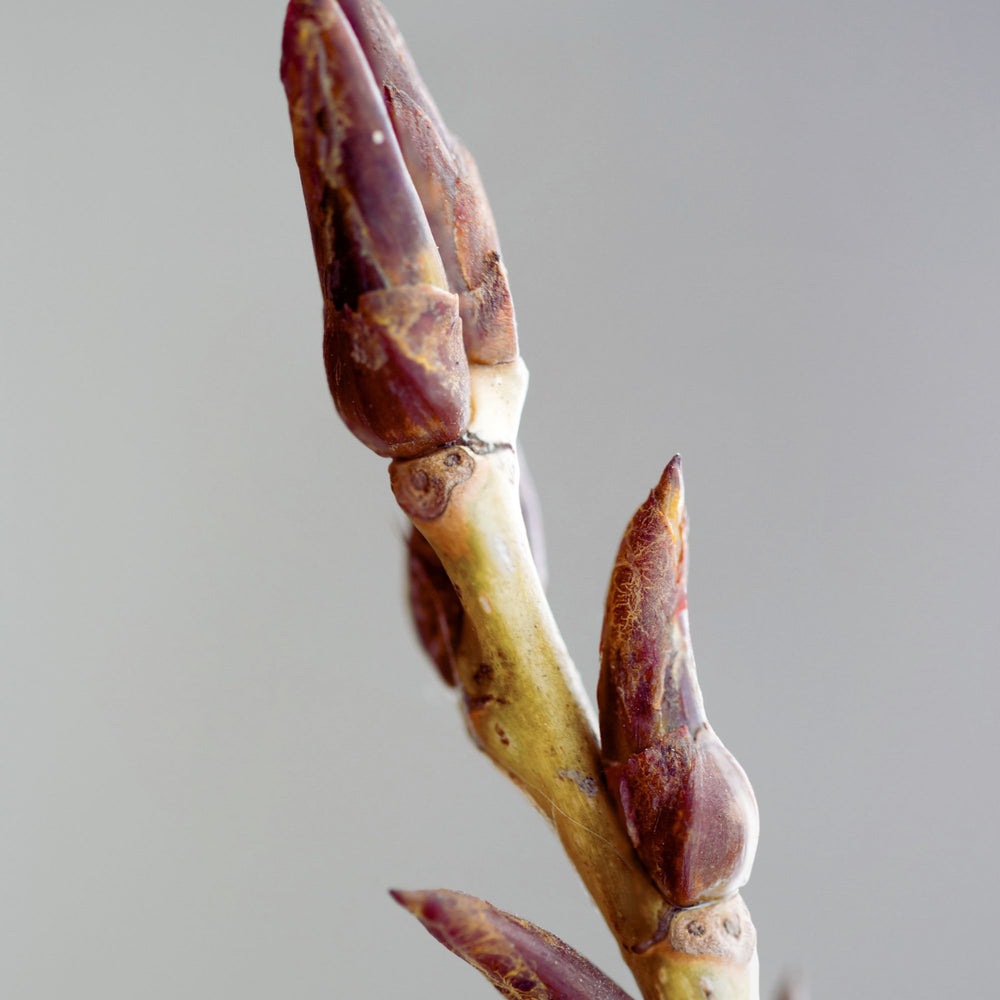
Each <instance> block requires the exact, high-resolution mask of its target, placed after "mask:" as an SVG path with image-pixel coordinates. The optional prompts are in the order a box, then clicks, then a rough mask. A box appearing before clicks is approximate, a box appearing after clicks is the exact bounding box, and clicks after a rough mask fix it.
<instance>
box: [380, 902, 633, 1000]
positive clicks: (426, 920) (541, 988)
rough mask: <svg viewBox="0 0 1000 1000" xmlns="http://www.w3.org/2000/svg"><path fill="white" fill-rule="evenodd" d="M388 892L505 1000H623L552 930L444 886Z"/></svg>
mask: <svg viewBox="0 0 1000 1000" xmlns="http://www.w3.org/2000/svg"><path fill="white" fill-rule="evenodd" d="M390 895H391V896H392V898H393V899H394V900H396V902H397V903H399V904H400V905H401V906H403V907H405V908H406V909H407V910H409V911H410V913H412V914H413V915H414V916H415V917H416V918H417V919H418V920H419V921H420V922H421V923H422V924H423V925H424V927H425V928H426V929H427V930H428V931H429V932H430V934H431V935H432V936H433V937H434V938H436V939H437V940H438V941H440V942H441V944H443V945H444V946H445V947H446V948H447V949H448V950H449V951H451V952H452V953H453V954H455V955H458V957H459V958H462V959H464V960H465V961H466V962H468V963H469V965H471V966H472V967H473V968H475V969H478V970H479V972H481V973H482V974H483V975H484V976H485V977H486V978H487V979H488V980H489V981H490V983H491V984H492V985H493V986H494V987H495V988H496V989H497V990H498V991H499V992H500V993H501V994H503V996H505V997H508V998H510V1000H629V997H628V994H627V993H625V992H624V990H622V989H621V987H620V986H618V985H617V984H616V983H615V982H613V981H612V980H611V979H609V978H608V977H607V976H606V975H605V974H604V973H603V972H601V970H600V969H598V968H597V967H596V966H595V965H593V964H592V963H591V962H588V961H587V959H585V958H584V957H583V956H582V955H581V954H580V953H579V952H577V951H575V950H574V949H573V948H571V947H570V946H569V945H567V944H566V943H565V942H564V941H561V940H560V939H559V938H557V937H556V936H555V935H554V934H550V933H549V932H548V931H544V930H542V929H541V928H540V927H536V926H535V925H534V924H530V923H528V921H526V920H521V919H520V918H519V917H515V916H513V915H512V914H510V913H505V912H504V911H503V910H499V909H497V908H496V907H495V906H492V905H491V904H490V903H487V902H485V901H484V900H482V899H477V898H476V897H475V896H468V895H466V894H465V893H462V892H453V891H451V890H449V889H429V890H420V891H412V892H406V891H403V890H400V889H392V890H390Z"/></svg>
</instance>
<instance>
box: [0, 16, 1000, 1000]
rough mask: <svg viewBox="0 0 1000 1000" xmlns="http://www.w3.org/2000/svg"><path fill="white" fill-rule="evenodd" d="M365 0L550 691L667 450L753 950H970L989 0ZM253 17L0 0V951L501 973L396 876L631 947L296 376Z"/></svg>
mask: <svg viewBox="0 0 1000 1000" xmlns="http://www.w3.org/2000/svg"><path fill="white" fill-rule="evenodd" d="M392 9H393V11H394V12H395V14H396V16H397V19H398V21H399V23H400V25H401V27H402V28H403V30H404V32H405V33H406V35H407V37H408V39H409V41H410V43H411V47H412V49H413V51H414V52H415V54H416V56H417V59H418V61H419V63H420V66H421V67H422V70H423V73H424V76H425V78H426V80H427V81H428V83H429V85H430V86H431V88H432V90H433V92H434V94H435V95H436V97H437V99H438V102H439V104H440V106H441V108H442V110H443V112H444V114H445V115H446V117H447V120H448V122H449V123H450V124H451V126H452V128H453V129H454V130H455V131H456V132H458V133H459V134H461V135H462V136H463V137H464V139H465V140H466V142H467V144H468V146H469V147H470V148H471V149H472V151H473V153H474V155H475V156H476V157H477V159H478V161H479V164H480V167H481V170H482V174H483V176H484V178H485V181H486V184H487V187H488V190H489V194H490V197H491V199H492V202H493V207H494V211H495V214H496V217H497V219H498V222H499V226H500V232H501V238H502V241H503V247H504V251H505V257H506V261H507V264H508V267H509V270H510V275H511V282H512V286H513V291H514V294H515V299H516V304H517V311H518V317H519V321H520V331H521V342H522V348H523V353H524V356H525V358H526V359H527V361H528V364H529V366H530V369H531V375H532V383H531V391H530V395H529V401H528V405H527V408H526V411H525V416H524V423H523V441H524V444H525V446H526V448H527V452H528V455H529V457H530V460H531V464H532V466H533V469H534V473H535V477H536V479H537V483H538V488H539V490H540V492H541V495H542V498H543V501H544V505H545V511H546V515H547V531H548V543H549V550H550V557H551V568H552V583H551V598H552V603H553V605H554V607H555V610H556V614H557V617H558V618H559V620H560V622H561V624H562V626H563V629H564V632H565V636H566V639H567V641H568V643H569V644H570V647H571V649H572V650H573V651H574V654H575V656H576V658H577V661H578V663H579V666H580V669H581V671H582V673H583V676H584V680H585V683H586V686H587V688H588V689H589V690H591V691H592V690H593V688H594V684H595V681H596V653H597V639H598V634H599V628H600V618H601V612H602V606H603V599H604V589H605V586H606V582H607V576H608V573H609V571H610V566H611V561H612V558H613V556H614V552H615V548H616V545H617V542H618V538H619V536H620V533H621V531H622V529H623V527H624V525H625V522H626V520H627V519H628V517H629V515H630V514H631V512H632V510H633V509H634V508H635V507H636V505H637V504H638V503H639V502H640V501H641V500H642V499H643V498H644V496H645V495H646V492H647V491H648V489H649V488H650V487H651V486H652V484H653V483H654V482H655V480H656V478H657V477H658V475H659V472H660V470H661V468H662V466H663V465H664V463H665V462H666V461H667V459H669V457H670V456H671V454H672V453H673V452H674V451H681V452H682V453H683V454H684V458H685V470H686V475H687V485H688V501H689V509H690V515H691V524H692V569H691V607H692V625H693V633H694V639H695V645H696V649H697V653H698V664H699V669H700V673H701V676H702V680H703V686H704V689H705V694H706V700H707V705H708V710H709V714H710V716H711V718H712V719H713V721H714V723H715V726H716V728H717V729H718V731H719V732H720V733H721V734H722V736H723V738H724V739H725V740H726V742H727V743H728V745H729V746H730V747H731V748H732V749H733V750H734V751H735V752H736V753H737V754H738V756H739V757H740V759H741V760H742V761H743V763H744V764H745V766H746V769H747V771H748V772H749V774H750V775H751V777H752V779H753V781H754V784H755V786H756V789H757V794H758V797H759V800H760V806H761V813H762V823H763V828H762V838H761V845H760V852H759V854H758V858H757V864H756V867H755V870H754V875H753V879H752V881H751V883H750V885H749V887H748V888H747V890H746V897H747V899H748V901H749V903H750V906H751V908H752V910H753V913H754V916H755V919H756V923H757V927H758V930H759V934H760V955H761V961H762V968H763V986H764V989H765V993H766V994H770V993H771V991H772V989H773V986H774V984H775V983H776V981H777V979H778V977H779V975H780V974H781V972H782V970H784V969H789V968H800V969H803V970H805V972H806V974H807V975H808V978H809V980H810V982H811V984H812V988H813V996H814V998H819V1000H823V998H829V1000H835V998H837V1000H840V998H844V997H872V998H876V997H904V996H905V997H907V998H909V1000H918V998H928V1000H930V998H935V1000H938V998H942V997H953V996H954V997H957V996H968V997H988V996H993V995H995V989H996V979H995V970H996V950H997V946H996V930H997V915H996V914H997V910H996V892H997V888H998V879H997V865H996V856H997V845H998V839H1000V836H998V829H997V828H998V817H1000V809H998V801H997V800H998V785H1000V781H998V775H997V771H998V763H1000V737H998V728H1000V726H998V710H997V699H998V696H1000V683H998V674H997V666H996V659H997V657H996V649H997V645H998V640H1000V629H998V624H997V621H998V616H997V604H998V600H997V599H998V596H1000V595H998V589H1000V588H998V581H997V566H998V561H1000V540H998V539H1000V528H998V516H997V514H998V510H997V508H998V503H997V495H998V491H1000V472H998V466H997V454H996V447H997V433H998V430H1000V426H998V424H1000V421H998V403H997V365H998V361H1000V352H998V350H997V328H998V318H1000V269H998V259H1000V190H998V177H1000V117H998V116H1000V60H998V58H997V53H998V51H1000V5H998V4H997V3H996V2H995V0H983V2H973V0H948V2H944V0H937V2H926V0H910V2H902V0H897V2H893V0H873V2H865V3H861V2H857V3H855V2H843V0H840V2H832V0H830V2H808V0H806V2H798V3H789V2H781V0H757V2H754V3H735V2H728V0H712V2H708V0H697V2H692V0H678V2H668V3H652V2H641V3H638V2H637V3H619V4H612V3H606V2H605V3H597V2H592V0H576V2H573V3H570V2H558V3H556V2H552V3H543V2H538V0H510V2H508V3H504V4H495V3H486V2H478V0H433V2H425V3H420V2H418V0H396V2H394V3H393V5H392ZM282 18H283V10H282V7H281V5H280V4H279V3H278V2H271V0H268V2H263V0H256V2H241V3H237V2H235V0H218V2H208V3H194V2H190V0H181V2H178V3H173V4H137V3H123V2H120V3H114V2H105V3H97V4H61V5H53V4H26V3H25V4H19V5H17V7H16V9H14V8H13V7H12V8H11V9H10V10H8V11H7V12H6V13H5V14H4V15H3V16H2V19H0V114H2V134H3V143H2V146H0V253H2V259H0V275H2V278H0V296H2V298H0V327H2V368H0V371H2V376H0V377H2V390H0V416H2V420H0V440H2V448H3V455H2V469H3V490H2V497H3V501H2V517H3V523H2V528H3V537H2V553H0V566H2V587H3V593H2V604H0V614H2V625H0V628H2V631H0V643H2V645H0V656H2V670H0V682H2V687H0V690H2V697H0V760H2V767H0V844H2V853H0V996H2V997H3V998H4V1000H36V998H42V1000H62V998H66V997H72V998H74V1000H84V998H87V1000H89V998H95V1000H97V998H100V1000H126V998H128V1000H132V998H136V997H142V998H144V1000H177V998H180V997H184V998H206V1000H207V998H228V997H233V998H237V997H238V998H240V1000H258V998H260V1000H264V998H267V1000H275V998H279V997H280V998H283V1000H284V998H295V1000H300V998H301V1000H306V998H330V997H333V998H341V997H342V998H347V997H352V998H354V997H356V998H359V1000H366V998H369V1000H376V998H382V997H403V996H407V997H409V996H413V997H434V998H436V1000H451V998H454V1000H459V998H461V1000H465V998H471V997H483V998H484V1000H485V998H486V997H487V996H490V995H491V991H490V988H489V987H488V986H487V985H486V984H485V983H483V982H482V981H480V980H479V979H478V977H477V975H476V974H475V973H474V972H472V971H471V970H470V969H468V968H467V967H466V966H464V965H463V964H461V963H460V962H458V961H457V960H456V959H454V958H453V957H451V956H450V955H448V954H447V953H446V952H445V951H444V950H443V949H441V948H440V947H439V946H438V945H437V944H435V943H434V942H433V941H431V939H430V938H428V937H427V936H426V935H425V934H424V933H423V931H422V930H420V928H419V927H418V926H417V924H416V923H415V922H414V921H413V920H412V919H411V918H409V917H408V916H407V915H406V914H404V913H403V912H402V911H400V910H399V909H398V908H396V907H395V906H394V905H393V904H392V903H391V901H390V900H389V898H388V897H387V896H386V893H385V890H386V888H387V887H388V886H394V885H398V886H403V887H426V886H439V885H441V886H450V887H454V888H459V889H464V890H467V891H470V892H473V893H476V894H479V895H482V896H485V897H487V898H489V899H491V900H493V901H494V902H496V903H497V904H499V905H501V906H503V907H505V908H508V909H512V910H514V911H516V912H518V913H520V914H522V915H524V916H526V917H528V918H530V919H531V920H534V921H535V922H537V923H539V924H541V925H543V926H544V927H547V928H550V929H551V930H553V931H554V932H556V933H558V934H559V935H561V936H563V937H564V938H565V939H566V940H568V941H569V942H571V943H572V944H574V945H575V946H577V947H578V948H580V949H581V950H582V951H583V952H585V953H586V954H588V955H589V956H590V957H592V958H593V960H594V961H596V962H597V963H599V964H600V965H601V966H602V967H604V968H605V969H606V970H607V971H608V972H609V973H610V974H612V975H613V976H615V977H616V978H619V979H620V981H621V982H622V983H623V984H628V978H627V973H626V972H625V970H624V966H623V965H622V963H621V961H620V959H619V958H618V956H617V954H616V951H615V948H614V946H613V945H612V943H611V940H610V937H609V936H608V935H607V934H606V932H605V931H604V928H603V926H602V923H601V920H600V918H599V916H598V915H597V913H596V912H595V910H594V909H593V907H592V905H591V904H590V902H589V900H588V899H587V897H586V896H585V894H584V892H583V890H582V889H581V888H580V886H579V884H578V882H577V880H576V877H575V875H574V874H573V872H572V871H571V870H570V868H569V866H568V864H567V863H566V862H565V860H564V859H563V857H562V855H561V853H560V851H559V849H558V848H557V846H556V844H555V841H554V838H553V837H552V836H551V835H550V834H549V832H548V830H547V829H546V828H545V824H544V823H543V822H542V821H541V820H540V819H539V818H538V817H537V816H536V815H535V814H534V813H533V812H532V810H531V809H530V808H529V807H528V805H527V804H526V803H525V802H524V801H522V799H521V798H520V796H519V794H518V793H517V792H516V791H515V790H514V789H513V788H511V787H509V786H508V785H507V784H506V783H505V781H504V780H503V779H502V778H501V776H500V775H499V774H498V773H496V772H495V771H494V769H493V768H492V766H491V765H489V764H488V763H487V761H486V760H485V759H483V758H481V757H480V755H478V754H477V753H476V752H475V751H474V750H473V749H472V748H471V746H470V745H469V743H468V740H467V739H466V737H465V735H464V733H463V729H462V724H461V722H460V719H459V715H458V713H457V711H456V710H455V708H454V706H453V704H452V699H451V697H450V695H449V693H448V692H447V691H445V690H444V689H443V688H442V686H441V685H440V684H439V683H438V682H437V680H436V678H435V676H434V674H433V672H432V670H431V668H430V666H429V665H428V664H427V663H426V662H424V660H423V659H422V656H421V653H420V652H419V650H418V648H417V646H416V644H415V642H414V640H413V638H412V637H411V633H410V629H409V625H408V622H407V620H406V615H405V611H404V607H403V602H402V594H403V585H402V574H401V569H402V544H401V539H402V537H403V533H404V529H403V526H402V524H401V519H400V517H399V515H398V513H397V511H396V510H395V508H394V505H393V502H392V500H391V498H390V495H389V492H388V488H387V478H386V474H385V462H384V461H382V460H379V459H377V458H374V457H373V456H371V455H370V454H368V453H367V452H365V450H364V449H363V448H362V447H361V446H360V445H358V444H357V443H356V442H355V441H354V440H353V438H351V437H350V435H349V434H348V433H347V432H346V431H345V430H344V429H343V428H342V427H341V426H340V424H339V423H338V421H337V419H336V417H335V415H334V413H333V409H332V406H331V405H330V403H329V400H328V397H327V394H326V387H325V381H324V374H323V368H322V363H321V358H320V332H321V331H320V301H319V294H318V289H317V283H316V278H315V274H314V272H313V266H312V261H311V250H310V246H309V240H308V231H307V226H306V220H305V213H304V210H303V206H302V202H301V196H300V192H299V182H298V177H297V174H296V171H295V167H294V162H293V159H292V151H291V141H290V133H289V127H288V122H287V116H286V110H285V106H284V96H283V93H282V90H281V87H280V85H279V82H278V71H277V67H278V54H279V51H278V50H279V40H280V35H281V24H282Z"/></svg>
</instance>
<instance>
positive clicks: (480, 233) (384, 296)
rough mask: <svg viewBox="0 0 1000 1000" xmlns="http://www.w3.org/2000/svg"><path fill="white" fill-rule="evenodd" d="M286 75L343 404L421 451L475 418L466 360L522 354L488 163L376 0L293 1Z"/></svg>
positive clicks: (396, 443) (371, 430)
mask: <svg viewBox="0 0 1000 1000" xmlns="http://www.w3.org/2000/svg"><path fill="white" fill-rule="evenodd" d="M281 78H282V81H283V82H284V85H285V91H286V93H287V96H288V106H289V113H290V116H291V122H292V136H293V140H294V145H295V158H296V161H297V162H298V166H299V173H300V175H301V178H302V191H303V194H304V196H305V202H306V212H307V214H308V217H309V225H310V229H311V232H312V241H313V249H314V251H315V255H316V264H317V268H318V271H319V279H320V287H321V290H322V293H323V314H324V330H325V333H324V341H323V355H324V359H325V362H326V371H327V380H328V382H329V386H330V392H331V394H332V395H333V399H334V402H335V404H336V406H337V410H338V412H339V413H340V415H341V417H342V418H343V420H344V422H345V423H346V424H347V426H348V427H349V428H350V430H351V431H352V432H353V433H354V434H355V435H356V436H357V437H358V438H360V439H361V441H363V442H364V443H365V444H366V445H367V446H368V447H369V448H371V449H372V450H373V451H375V452H377V453H378V454H380V455H385V456H388V457H392V458H411V457H415V456H417V455H422V454H425V453H427V452H429V451H431V450H433V449H434V448H436V447H439V446H441V445H444V444H448V443H450V442H453V441H455V440H457V439H459V438H460V437H461V436H462V435H463V434H464V433H465V432H466V430H467V429H468V427H469V422H470V419H471V416H472V413H471V406H470V384H469V364H481V365H494V364H500V363H503V362H510V361H513V360H515V359H516V358H517V331H516V325H515V321H514V310H513V305H512V304H511V298H510V288H509V286H508V282H507V274H506V271H505V270H504V267H503V264H502V263H501V260H500V245H499V241H498V239H497V234H496V227H495V225H494V223H493V216H492V214H491V213H490V208H489V204H488V202H487V200H486V195H485V194H484V192H483V188H482V184H481V182H480V180H479V175H478V172H477V171H476V166H475V163H474V162H473V160H472V158H471V157H470V156H469V154H468V152H467V151H466V150H465V147H464V146H462V144H461V143H460V142H459V141H458V140H457V139H456V138H455V137H454V136H453V135H452V134H451V133H450V132H449V131H448V129H447V128H446V127H445V125H444V123H443V122H442V120H441V116H440V114H439V112H438V110H437V108H436V107H435V105H434V102H433V101H432V100H431V98H430V95H429V94H428V93H427V90H426V88H425V87H424V84H423V82H422V81H421V79H420V76H419V74H418V73H417V70H416V67H415V66H414V64H413V60H412V58H411V57H410V54H409V52H408V51H407V49H406V45H405V43H404V42H403V39H402V37H401V36H400V34H399V32H398V30H397V29H396V26H395V24H394V23H393V22H392V19H391V18H390V17H389V15H388V14H387V13H386V12H385V11H384V10H383V9H382V7H381V6H380V5H379V4H377V3H374V2H372V0H343V3H340V4H338V3H337V2H336V0H291V3H289V5H288V13H287V16H286V19H285V34H284V43H283V50H282V60H281Z"/></svg>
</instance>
